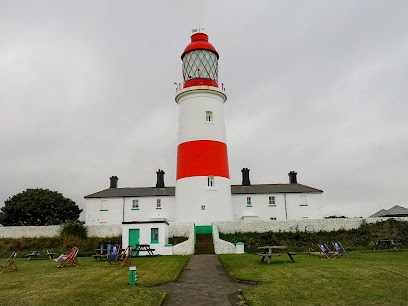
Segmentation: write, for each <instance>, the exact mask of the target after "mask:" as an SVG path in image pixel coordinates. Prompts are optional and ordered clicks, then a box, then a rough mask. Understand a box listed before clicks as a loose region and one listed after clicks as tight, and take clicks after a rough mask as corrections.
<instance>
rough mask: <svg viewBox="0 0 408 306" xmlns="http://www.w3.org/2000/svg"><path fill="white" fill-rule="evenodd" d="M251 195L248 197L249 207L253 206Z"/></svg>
mask: <svg viewBox="0 0 408 306" xmlns="http://www.w3.org/2000/svg"><path fill="white" fill-rule="evenodd" d="M251 206H252V204H251V197H247V207H251Z"/></svg>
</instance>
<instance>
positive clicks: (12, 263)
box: [0, 251, 19, 273]
mask: <svg viewBox="0 0 408 306" xmlns="http://www.w3.org/2000/svg"><path fill="white" fill-rule="evenodd" d="M18 253H19V252H18V251H17V252H16V251H14V252H13V253H12V254H11V255H10V257H9V258H8V259H7V260H6V262H5V263H4V264H3V265H2V266H1V267H0V273H3V272H4V271H7V270H12V271H17V265H16V259H17V255H18ZM3 269H4V271H3Z"/></svg>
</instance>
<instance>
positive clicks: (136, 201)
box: [132, 200, 139, 210]
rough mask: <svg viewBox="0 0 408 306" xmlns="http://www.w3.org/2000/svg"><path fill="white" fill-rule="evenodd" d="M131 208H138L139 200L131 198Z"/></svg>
mask: <svg viewBox="0 0 408 306" xmlns="http://www.w3.org/2000/svg"><path fill="white" fill-rule="evenodd" d="M132 209H135V210H138V209H139V200H132Z"/></svg>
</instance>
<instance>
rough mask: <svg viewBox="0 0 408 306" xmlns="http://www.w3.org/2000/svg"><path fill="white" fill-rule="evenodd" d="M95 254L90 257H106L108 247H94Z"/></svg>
mask: <svg viewBox="0 0 408 306" xmlns="http://www.w3.org/2000/svg"><path fill="white" fill-rule="evenodd" d="M95 252H96V254H95V255H92V257H94V258H95V260H98V259H102V258H106V256H107V255H108V249H95Z"/></svg>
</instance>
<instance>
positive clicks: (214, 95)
mask: <svg viewBox="0 0 408 306" xmlns="http://www.w3.org/2000/svg"><path fill="white" fill-rule="evenodd" d="M226 99H227V97H226V95H225V93H224V92H222V91H221V90H219V89H217V88H215V87H210V86H194V87H189V88H186V89H183V90H182V91H180V92H179V93H178V94H177V96H176V101H177V103H178V104H179V117H178V144H181V143H184V142H187V141H193V140H215V141H220V142H223V143H226V133H225V121H224V101H225V100H226ZM207 111H211V112H212V114H213V121H212V122H207V121H206V112H207Z"/></svg>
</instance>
